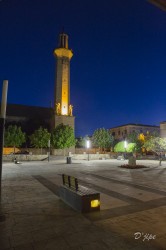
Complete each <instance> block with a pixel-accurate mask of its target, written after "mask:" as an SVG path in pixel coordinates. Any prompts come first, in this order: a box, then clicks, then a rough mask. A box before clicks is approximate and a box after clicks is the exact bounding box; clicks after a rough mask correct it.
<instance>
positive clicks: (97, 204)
mask: <svg viewBox="0 0 166 250" xmlns="http://www.w3.org/2000/svg"><path fill="white" fill-rule="evenodd" d="M99 206H100V201H99V200H92V201H91V207H99Z"/></svg>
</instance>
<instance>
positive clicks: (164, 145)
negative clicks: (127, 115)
mask: <svg viewBox="0 0 166 250" xmlns="http://www.w3.org/2000/svg"><path fill="white" fill-rule="evenodd" d="M144 147H145V148H146V150H147V151H153V152H155V153H156V154H157V155H158V156H159V160H160V162H159V165H161V152H162V151H166V139H163V138H160V137H151V138H150V139H149V140H147V141H146V142H145V143H144Z"/></svg>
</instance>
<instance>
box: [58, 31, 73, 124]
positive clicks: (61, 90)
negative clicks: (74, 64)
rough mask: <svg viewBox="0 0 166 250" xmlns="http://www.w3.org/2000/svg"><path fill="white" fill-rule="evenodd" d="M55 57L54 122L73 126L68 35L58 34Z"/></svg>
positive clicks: (70, 52)
mask: <svg viewBox="0 0 166 250" xmlns="http://www.w3.org/2000/svg"><path fill="white" fill-rule="evenodd" d="M54 56H55V57H56V79H55V124H56V125H57V123H60V121H61V123H64V124H68V125H70V126H72V127H73V128H74V117H73V106H72V105H71V103H70V60H71V58H72V56H73V52H72V50H71V49H69V48H68V35H67V34H66V33H64V32H63V33H60V34H59V44H58V48H56V49H55V50H54Z"/></svg>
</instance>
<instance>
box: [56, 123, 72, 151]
mask: <svg viewBox="0 0 166 250" xmlns="http://www.w3.org/2000/svg"><path fill="white" fill-rule="evenodd" d="M75 143H76V140H75V137H74V130H73V128H72V127H70V126H69V125H64V124H59V125H58V126H57V127H56V128H55V129H54V130H53V131H52V134H51V144H52V146H53V147H54V148H57V149H65V148H70V147H72V146H75Z"/></svg>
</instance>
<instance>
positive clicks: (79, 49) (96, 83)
mask: <svg viewBox="0 0 166 250" xmlns="http://www.w3.org/2000/svg"><path fill="white" fill-rule="evenodd" d="M63 26H64V27H65V31H66V33H68V34H69V47H70V48H72V49H73V51H74V57H73V58H72V60H71V103H72V104H73V106H74V115H75V116H76V135H77V136H78V135H82V136H84V135H86V134H92V133H93V131H94V130H95V129H96V128H100V127H105V128H110V127H113V126H118V125H122V124H125V123H142V124H151V125H153V124H154V125H159V123H160V122H161V121H163V120H166V12H164V11H162V10H160V9H158V8H157V7H155V6H153V5H151V4H149V3H148V2H147V1H146V0H134V1H133V0H125V1H124V0H119V1H117V0H102V1H101V0H100V1H97V0H84V1H82V0H70V1H69V0H63V1H62V0H1V1H0V82H1V84H0V86H1V85H2V81H3V79H8V80H9V91H8V102H9V103H17V104H25V105H34V106H45V107H48V106H50V102H53V90H54V79H55V58H54V57H53V50H54V48H55V47H57V45H58V35H59V33H60V31H61V30H62V27H63ZM1 88H2V87H1ZM0 91H1V89H0ZM0 94H1V93H0Z"/></svg>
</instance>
